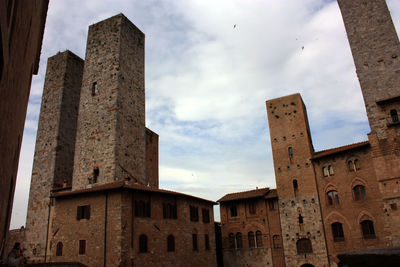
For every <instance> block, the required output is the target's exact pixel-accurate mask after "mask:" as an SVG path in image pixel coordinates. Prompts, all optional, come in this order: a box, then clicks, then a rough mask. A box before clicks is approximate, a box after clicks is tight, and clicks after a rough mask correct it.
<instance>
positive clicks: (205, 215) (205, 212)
mask: <svg viewBox="0 0 400 267" xmlns="http://www.w3.org/2000/svg"><path fill="white" fill-rule="evenodd" d="M201 213H202V215H203V223H210V211H209V210H208V209H201Z"/></svg>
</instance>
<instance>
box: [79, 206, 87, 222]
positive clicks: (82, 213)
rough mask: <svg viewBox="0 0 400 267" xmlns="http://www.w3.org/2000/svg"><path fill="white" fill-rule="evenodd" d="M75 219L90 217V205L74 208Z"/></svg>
mask: <svg viewBox="0 0 400 267" xmlns="http://www.w3.org/2000/svg"><path fill="white" fill-rule="evenodd" d="M76 219H77V220H78V221H79V220H82V219H90V205H85V206H78V208H77V210H76Z"/></svg>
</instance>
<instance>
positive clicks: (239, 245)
mask: <svg viewBox="0 0 400 267" xmlns="http://www.w3.org/2000/svg"><path fill="white" fill-rule="evenodd" d="M236 248H243V242H242V233H240V232H237V233H236Z"/></svg>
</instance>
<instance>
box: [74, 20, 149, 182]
mask: <svg viewBox="0 0 400 267" xmlns="http://www.w3.org/2000/svg"><path fill="white" fill-rule="evenodd" d="M144 41H145V36H144V34H143V33H142V32H141V31H140V30H139V29H138V28H137V27H136V26H135V25H133V24H132V23H131V22H130V21H129V20H128V19H127V18H126V17H125V16H124V15H122V14H119V15H116V16H114V17H111V18H109V19H107V20H104V21H101V22H99V23H96V24H94V25H92V26H90V27H89V34H88V40H87V48H86V58H85V67H84V72H83V78H82V92H81V101H80V105H79V117H78V129H77V139H76V146H75V160H74V176H73V177H74V178H73V187H72V189H73V190H76V189H82V188H86V187H88V186H89V187H90V186H91V185H92V184H106V183H110V182H113V181H116V180H122V179H123V180H126V181H128V183H141V184H147V183H146V175H145V174H146V165H145V163H146V156H145V153H146V137H145V91H144Z"/></svg>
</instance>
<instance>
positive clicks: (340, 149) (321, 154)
mask: <svg viewBox="0 0 400 267" xmlns="http://www.w3.org/2000/svg"><path fill="white" fill-rule="evenodd" d="M367 145H369V141H364V142H359V143H354V144H350V145H346V146H340V147H335V148H331V149H327V150H322V151H318V152H315V153H314V154H313V156H312V157H311V159H318V158H322V157H325V156H328V155H332V154H335V153H339V152H343V151H347V150H350V149H354V148H358V147H363V146H367Z"/></svg>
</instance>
